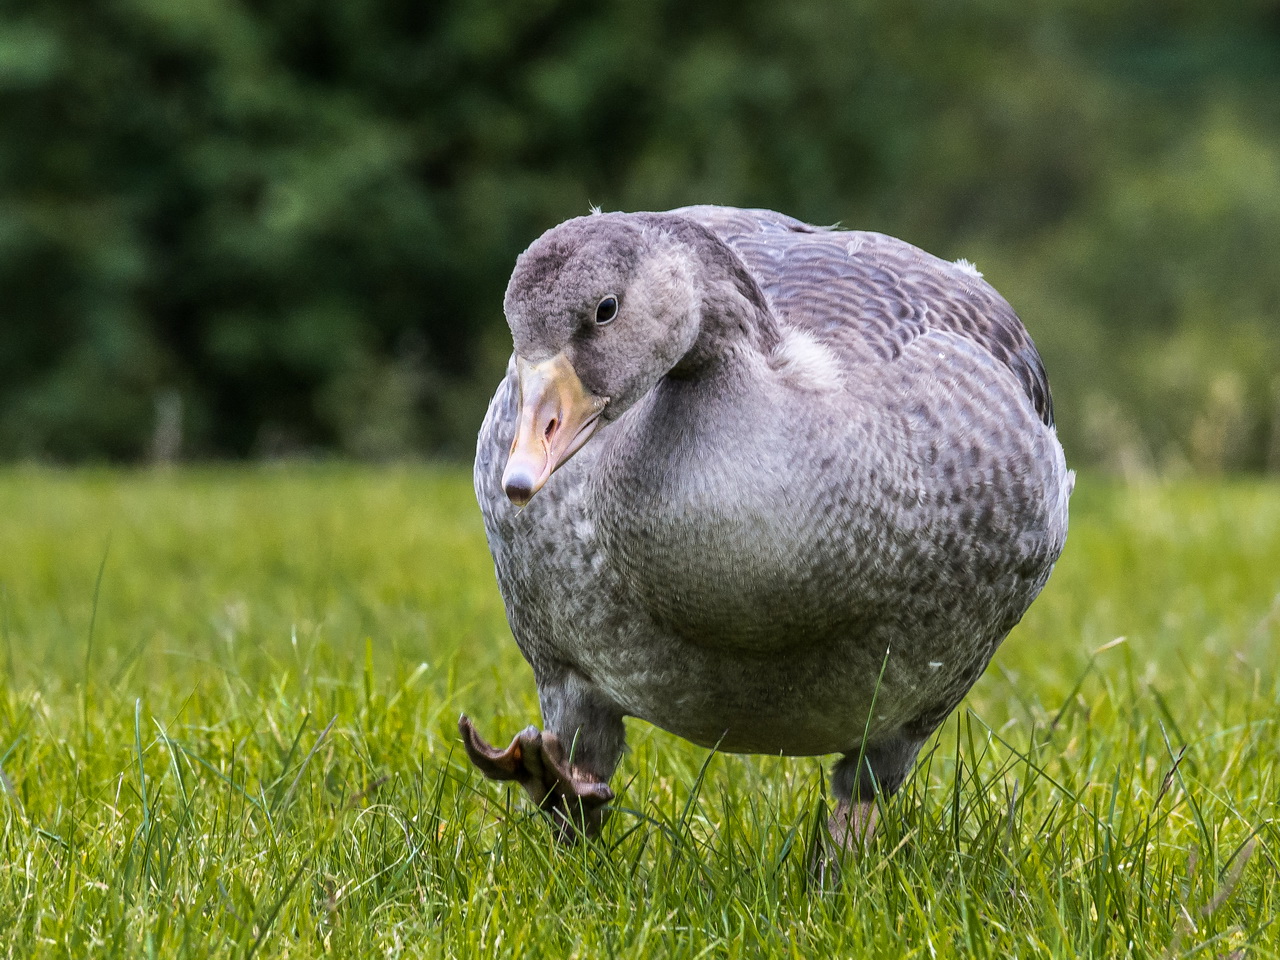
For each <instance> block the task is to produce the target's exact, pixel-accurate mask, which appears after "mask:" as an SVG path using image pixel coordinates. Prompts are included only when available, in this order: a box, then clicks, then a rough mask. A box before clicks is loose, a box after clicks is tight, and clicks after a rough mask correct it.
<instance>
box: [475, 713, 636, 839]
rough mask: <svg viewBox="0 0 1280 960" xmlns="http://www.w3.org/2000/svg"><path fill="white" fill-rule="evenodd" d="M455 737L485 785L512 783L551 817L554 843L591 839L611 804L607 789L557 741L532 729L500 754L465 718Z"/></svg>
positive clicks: (520, 734) (551, 736) (529, 728)
mask: <svg viewBox="0 0 1280 960" xmlns="http://www.w3.org/2000/svg"><path fill="white" fill-rule="evenodd" d="M458 732H460V733H461V734H462V743H463V746H465V747H466V750H467V756H468V757H470V758H471V762H472V763H474V764H475V765H476V766H477V767H479V768H480V772H481V773H483V774H484V775H485V776H486V777H488V778H489V779H490V780H514V781H516V782H517V783H519V784H520V786H522V787H524V789H525V792H526V793H528V794H529V796H530V798H531V799H532V800H533V802H534V803H536V804H537V805H538V807H539V809H541V810H542V811H543V812H544V813H546V814H547V815H548V816H549V817H550V818H551V823H552V826H553V828H554V829H555V832H556V838H557V839H558V840H560V841H562V842H565V843H571V842H573V841H574V840H576V839H577V838H578V837H579V836H586V837H594V836H596V834H598V833H599V832H600V825H601V823H602V822H603V821H604V813H605V811H604V810H603V807H604V805H605V804H606V803H608V802H609V801H610V800H612V799H613V791H612V790H610V789H609V785H608V784H607V783H605V782H604V781H602V780H600V779H599V778H597V777H595V776H593V775H592V774H590V773H588V772H587V771H585V770H583V769H581V768H580V767H576V766H573V765H572V764H571V763H570V762H569V758H568V757H566V756H565V751H564V747H563V746H561V744H560V739H559V738H558V737H557V736H556V735H555V734H554V733H550V732H546V733H544V732H543V731H541V730H539V729H538V728H537V727H526V728H525V729H524V730H523V731H521V732H520V733H518V734H516V737H515V739H513V740H512V741H511V744H510V746H508V747H507V748H506V749H505V750H499V749H498V748H497V747H494V746H492V745H491V744H489V743H488V742H487V741H486V740H485V739H484V738H483V737H481V736H480V734H478V733H476V728H475V727H474V726H472V724H471V720H470V718H468V717H467V715H466V714H463V715H462V716H461V717H459V718H458Z"/></svg>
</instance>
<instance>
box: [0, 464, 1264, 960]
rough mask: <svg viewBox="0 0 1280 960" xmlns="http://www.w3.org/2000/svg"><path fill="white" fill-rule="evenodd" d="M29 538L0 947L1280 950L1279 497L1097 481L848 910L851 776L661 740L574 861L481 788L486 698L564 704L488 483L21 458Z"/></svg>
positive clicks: (0, 755) (54, 952) (13, 581)
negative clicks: (837, 870) (546, 696)
mask: <svg viewBox="0 0 1280 960" xmlns="http://www.w3.org/2000/svg"><path fill="white" fill-rule="evenodd" d="M0 517H2V518H3V519H2V520H0V675H2V676H3V677H4V683H3V690H2V691H0V768H2V769H3V776H2V777H0V794H2V795H0V955H3V956H15V957H17V956H81V955H86V954H94V955H98V956H110V955H122V956H130V957H132V956H140V955H143V954H147V955H152V956H158V957H178V956H194V957H202V956H207V955H210V954H215V953H216V954H218V955H226V956H242V957H250V956H252V957H262V958H267V957H278V956H290V957H306V956H313V955H319V954H322V953H333V954H336V955H371V954H375V953H377V954H388V955H406V956H442V955H456V956H510V957H518V956H519V957H534V956H553V957H567V956H578V957H584V958H586V957H602V956H675V955H680V956H726V957H737V956H759V955H779V956H794V957H814V956H882V957H895V958H896V957H909V956H918V957H933V956H943V957H946V956H956V955H969V956H978V957H983V956H998V957H1039V956H1080V955H1089V956H1108V957H1111V956H1139V957H1146V956H1198V957H1233V958H1234V957H1276V956H1280V929H1278V928H1280V922H1277V921H1276V920H1275V918H1276V916H1277V915H1278V914H1280V879H1277V877H1280V869H1278V864H1277V859H1278V858H1280V821H1278V819H1277V797H1280V750H1278V749H1277V743H1280V687H1278V684H1277V671H1276V664H1277V662H1278V661H1280V488H1277V487H1276V486H1274V485H1273V486H1269V487H1268V486H1264V485H1262V484H1254V483H1230V484H1222V485H1208V484H1204V485H1200V484H1197V485H1190V484H1183V485H1160V486H1154V487H1149V488H1140V489H1125V488H1120V487H1115V486H1110V485H1107V484H1105V483H1103V482H1102V481H1100V480H1096V479H1087V478H1086V479H1085V480H1083V481H1082V483H1081V485H1080V490H1079V493H1078V494H1077V498H1076V501H1075V504H1074V510H1073V520H1072V532H1071V539H1070V543H1069V545H1068V548H1067V554H1066V556H1064V558H1063V560H1062V562H1061V564H1060V565H1059V569H1058V571H1057V572H1056V573H1055V575H1054V578H1053V581H1052V582H1051V584H1050V586H1049V588H1048V590H1047V591H1046V592H1045V594H1044V596H1043V597H1042V598H1041V599H1040V600H1039V601H1038V602H1037V604H1036V605H1035V606H1034V607H1033V608H1032V610H1031V612H1030V613H1029V614H1028V616H1027V617H1026V619H1025V620H1024V622H1023V623H1022V625H1020V626H1019V628H1018V629H1017V630H1016V631H1015V632H1014V634H1013V636H1012V637H1011V638H1010V639H1009V641H1008V642H1007V643H1006V645H1005V647H1004V648H1003V649H1002V650H1001V651H1000V653H999V654H998V655H997V658H996V661H995V663H994V664H993V666H992V668H991V669H990V670H988V672H987V674H986V675H985V676H984V678H983V679H982V680H981V681H980V682H979V684H978V686H977V687H976V688H975V690H974V691H973V693H972V694H971V695H970V697H969V698H968V699H967V700H966V701H965V704H964V705H963V706H962V708H961V710H960V711H959V712H958V713H957V715H956V716H954V717H953V718H952V719H951V720H950V721H949V722H948V723H947V724H946V725H945V727H944V728H943V730H942V731H940V732H939V734H938V735H937V736H936V738H935V739H934V741H933V742H932V743H931V745H930V747H929V748H927V749H926V753H925V755H924V757H923V758H922V761H921V764H920V766H919V768H918V769H917V773H916V775H915V776H914V778H913V779H912V780H911V781H910V782H909V783H908V786H907V787H906V788H905V789H904V790H903V791H902V793H900V794H899V795H898V796H897V797H895V798H894V799H892V800H891V801H888V802H887V804H886V807H887V809H886V810H885V812H884V816H883V818H882V823H883V830H882V832H881V834H880V835H879V836H878V837H877V839H876V840H875V841H874V842H873V844H872V846H871V849H870V850H869V851H868V852H867V853H866V855H865V856H863V857H862V858H861V859H860V860H858V861H857V862H856V863H854V864H852V865H851V866H850V867H849V868H848V870H847V872H846V881H845V883H844V885H843V886H842V888H841V889H839V890H838V891H835V892H826V893H821V892H816V891H813V890H811V889H810V888H809V887H808V886H807V882H806V869H805V854H806V848H807V844H808V843H809V837H810V836H811V832H812V829H813V824H814V822H815V815H816V814H817V813H818V811H819V810H820V808H821V802H820V798H821V791H822V789H823V764H821V763H819V762H818V761H817V760H813V759H801V760H787V759H780V758H744V757H732V756H712V755H709V754H708V753H707V752H706V751H704V750H700V749H697V748H694V747H692V746H690V745H688V744H685V743H683V742H681V741H678V740H676V739H675V738H672V737H670V736H668V735H666V734H663V733H661V732H659V731H656V730H653V729H652V728H649V727H647V726H646V725H644V724H642V723H639V722H634V723H632V724H631V725H630V738H631V743H632V751H631V752H630V753H629V754H628V756H627V757H625V758H624V760H623V764H622V767H621V769H620V772H619V776H618V779H617V781H616V783H615V786H616V787H617V788H618V793H619V797H618V800H617V801H616V807H617V808H618V809H617V812H616V813H615V815H614V817H613V819H612V821H611V822H610V824H609V826H608V827H607V828H606V832H605V837H604V840H603V842H602V843H600V844H596V845H590V846H581V847H577V848H573V849H567V850H562V849H557V848H556V847H555V845H554V844H553V842H552V841H551V839H550V834H549V831H548V830H546V829H545V827H544V825H543V824H542V823H541V822H540V821H539V820H538V818H537V817H536V816H533V815H531V814H530V812H529V809H528V806H527V805H526V804H525V803H524V801H523V799H522V798H521V797H519V796H518V795H515V794H513V793H512V792H510V791H508V790H506V789H504V788H503V787H502V786H501V785H498V784H493V783H488V782H485V781H483V780H481V779H480V777H479V776H478V775H477V774H476V773H475V772H473V771H472V770H470V769H468V766H467V764H466V762H465V760H464V758H463V756H462V753H461V750H460V746H459V744H458V742H457V735H456V731H455V726H454V724H455V722H456V719H457V716H458V714H459V713H460V712H461V711H463V710H464V709H465V710H466V711H467V712H469V713H470V714H471V715H472V716H473V717H475V718H476V719H477V722H478V724H479V725H480V729H481V730H482V732H484V733H486V734H488V735H489V736H491V737H492V738H494V739H495V740H498V739H501V738H502V737H503V736H506V735H510V734H511V733H513V732H514V731H515V730H517V729H518V728H519V727H521V726H523V725H524V724H526V723H528V722H531V721H533V720H535V719H536V717H537V706H536V699H535V694H534V688H533V683H532V678H531V674H530V672H529V670H528V668H527V667H526V666H525V665H524V663H523V661H522V660H521V658H520V655H519V653H518V651H517V650H516V648H515V645H514V643H513V642H512V641H511V639H510V634H509V632H508V630H507V626H506V622H505V618H504V615H503V611H502V605H501V602H500V600H499V597H498V593H497V588H496V586H495V584H494V582H493V575H492V571H491V567H490V565H489V560H488V556H487V553H486V551H485V547H484V542H483V536H482V533H481V529H480V525H479V522H478V517H477V513H476V510H475V508H474V505H473V503H472V501H471V494H470V490H469V483H468V480H467V478H466V476H465V475H464V473H463V472H462V471H449V470H432V469H412V470H410V469H397V470H386V471H369V470H357V469H346V468H324V469H320V468H315V469H311V468H307V469H299V468H289V469H257V470H243V471H242V470H202V471H190V472H188V471H181V472H176V473H159V474H150V473H137V472H108V471H101V472H99V471H91V472H70V473H66V472H52V471H44V470H35V469H31V470H25V469H20V470H9V471H7V472H4V473H0ZM1118 637H1123V638H1124V639H1123V640H1122V641H1119V642H1116V640H1117V638H1118Z"/></svg>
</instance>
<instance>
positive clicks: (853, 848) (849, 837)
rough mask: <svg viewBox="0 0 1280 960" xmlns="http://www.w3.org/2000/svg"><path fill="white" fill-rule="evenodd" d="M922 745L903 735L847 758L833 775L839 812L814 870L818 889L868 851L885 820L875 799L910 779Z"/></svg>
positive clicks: (830, 823) (830, 821)
mask: <svg viewBox="0 0 1280 960" xmlns="http://www.w3.org/2000/svg"><path fill="white" fill-rule="evenodd" d="M919 751H920V741H918V740H916V739H915V738H907V737H904V736H899V737H891V738H887V739H885V740H882V741H880V742H877V743H875V744H873V745H869V746H867V747H865V748H864V749H862V750H856V751H851V752H849V753H846V754H845V755H844V757H843V758H841V759H840V760H838V761H837V762H836V765H835V769H833V770H832V771H831V792H832V794H833V795H834V798H835V801H836V809H835V812H834V813H832V815H831V817H830V819H828V820H827V829H826V831H825V832H823V831H820V833H824V834H825V835H821V836H819V838H818V842H817V843H816V844H815V847H814V851H813V859H812V863H811V870H812V872H813V875H814V879H815V881H816V882H817V883H818V884H819V885H823V886H826V885H830V884H832V883H834V882H836V881H837V880H838V878H839V875H840V862H841V860H842V859H844V858H845V857H849V856H858V855H859V854H861V853H862V852H863V851H865V850H866V848H867V844H869V843H870V842H871V838H872V837H873V836H874V835H875V829H876V822H877V821H878V820H879V818H880V811H879V808H878V807H877V806H876V794H877V793H879V794H880V795H882V796H885V797H890V796H892V795H893V794H894V793H896V792H897V790H898V788H899V787H900V786H902V782H903V781H904V780H905V779H906V777H907V773H908V772H909V771H910V770H911V765H912V764H913V763H914V762H915V759H916V754H917V753H919Z"/></svg>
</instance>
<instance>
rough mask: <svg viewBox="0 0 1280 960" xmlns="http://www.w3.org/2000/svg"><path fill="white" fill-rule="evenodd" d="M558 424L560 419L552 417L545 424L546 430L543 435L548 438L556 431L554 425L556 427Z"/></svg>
mask: <svg viewBox="0 0 1280 960" xmlns="http://www.w3.org/2000/svg"><path fill="white" fill-rule="evenodd" d="M559 425H560V421H559V420H557V419H556V418H555V417H552V418H551V420H550V422H549V423H548V424H547V430H546V432H545V433H544V434H543V437H545V438H546V439H548V440H550V439H551V435H552V434H553V433H555V432H556V427H558V426H559Z"/></svg>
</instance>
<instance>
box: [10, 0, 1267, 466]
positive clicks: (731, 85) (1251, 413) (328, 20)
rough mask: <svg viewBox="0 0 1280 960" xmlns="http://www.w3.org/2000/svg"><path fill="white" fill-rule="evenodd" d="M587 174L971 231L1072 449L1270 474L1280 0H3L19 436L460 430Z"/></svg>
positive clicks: (163, 442)
mask: <svg viewBox="0 0 1280 960" xmlns="http://www.w3.org/2000/svg"><path fill="white" fill-rule="evenodd" d="M592 202H594V203H598V204H601V205H603V206H604V207H606V208H623V209H637V208H640V209H643V208H648V209H660V208H668V207H671V206H674V205H678V204H684V203H689V202H717V203H727V204H742V205H758V206H768V207H774V208H777V209H780V210H784V211H787V212H789V213H792V214H794V215H796V216H799V217H802V218H805V219H808V220H811V221H814V222H819V223H830V222H833V221H841V222H842V223H844V224H846V225H850V226H857V227H862V228H871V229H876V230H882V231H886V232H890V233H894V234H897V235H900V236H903V237H905V238H907V239H909V240H911V241H913V242H915V243H917V244H919V245H921V246H923V247H925V248H927V249H930V250H932V251H934V252H937V253H939V254H941V255H943V256H947V257H959V256H966V257H970V258H972V259H975V260H976V261H977V262H978V264H979V266H980V267H981V268H982V269H984V270H985V272H986V274H987V276H988V278H989V279H991V280H992V281H993V282H994V283H995V284H996V285H997V286H998V287H999V288H1000V289H1001V290H1002V291H1003V292H1005V293H1006V295H1007V296H1008V297H1009V299H1010V300H1011V301H1012V302H1013V304H1014V306H1015V307H1016V308H1017V309H1018V310H1019V311H1020V312H1021V314H1022V315H1023V317H1024V319H1025V320H1026V322H1027V324H1028V325H1029V327H1030V328H1031V330H1032V332H1033V334H1034V335H1035V337H1036V339H1037V341H1038V342H1039V343H1040V345H1041V347H1042V350H1043V353H1044V354H1045V356H1046V359H1047V362H1048V366H1049V369H1050V372H1051V376H1052V379H1053V383H1054V388H1055V392H1056V393H1057V395H1058V397H1059V401H1058V409H1059V411H1060V417H1059V420H1060V425H1061V430H1062V433H1063V436H1064V439H1065V441H1066V443H1067V445H1068V447H1069V453H1070V455H1071V457H1072V459H1073V460H1074V461H1075V462H1076V463H1096V464H1102V465H1104V466H1106V467H1109V468H1112V469H1117V470H1122V471H1126V472H1129V473H1142V472H1146V471H1149V470H1152V469H1155V468H1159V467H1168V468H1174V469H1198V470H1203V471H1219V470H1223V469H1235V468H1242V469H1250V470H1255V471H1256V470H1265V469H1269V470H1273V471H1280V379H1277V371H1280V320H1278V319H1277V318H1278V316H1280V256H1278V254H1277V251H1280V4H1278V3H1277V0H1235V2H1231V3H1222V2H1220V0H1119V2H1114V0H1046V2H1043V3H1037V4H1032V5H1028V4H1026V3H1024V2H1023V0H975V2H966V3H955V2H950V0H896V2H893V3H870V2H854V0H848V2H837V3H832V2H828V0H793V2H788V3H785V4H779V3H774V2H772V0H732V2H729V0H709V2H700V3H689V2H685V0H652V2H645V3H636V2H632V0H598V2H596V0H593V2H585V0H431V2H422V0H358V2H350V0H277V2H264V0H186V2H180V3H179V2H173V0H111V2H107V0H86V2H84V3H78V4H73V5H68V4H54V3H50V2H48V0H9V2H7V3H6V4H5V5H4V7H3V10H2V11H0V457H7V458H36V459H49V460H55V461H63V460H77V459H84V458H102V457H107V458H121V459H139V458H145V457H148V456H156V457H159V458H161V459H168V458H172V457H174V456H176V455H184V456H188V457H195V458H204V457H210V456H245V455H255V454H259V455H276V454H289V453H314V452H319V451H339V452H342V453H345V454H350V455H355V456H359V457H371V458H387V457H397V456H402V455H406V454H410V455H415V454H416V455H421V454H426V455H432V456H434V455H465V454H466V452H467V450H468V449H469V447H470V445H471V442H472V439H471V438H472V437H473V436H474V430H475V427H476V424H477V422H478V420H479V417H480V415H481V412H482V410H483V403H484V398H485V396H486V393H487V392H488V391H489V390H490V389H491V387H492V384H493V383H494V382H495V380H496V379H497V376H498V371H499V370H500V368H501V364H502V361H503V358H504V356H505V353H506V351H507V349H508V341H507V340H506V334H505V328H504V326H503V323H502V317H501V310H500V302H501V293H502V289H503V287H504V284H505V280H506V277H507V275H508V273H509V270H510V268H511V264H512V261H513V259H514V257H515V255H516V253H517V252H518V251H519V250H521V249H522V248H523V247H524V246H525V245H527V244H528V243H529V242H530V241H531V240H532V239H533V238H534V237H535V236H536V235H537V234H538V233H539V232H541V231H542V230H543V229H545V228H547V227H549V226H551V225H553V224H554V223H556V222H558V221H560V220H562V219H564V218H566V217H569V216H571V215H574V214H578V213H582V212H584V211H585V210H586V209H587V206H588V204H589V203H592Z"/></svg>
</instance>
